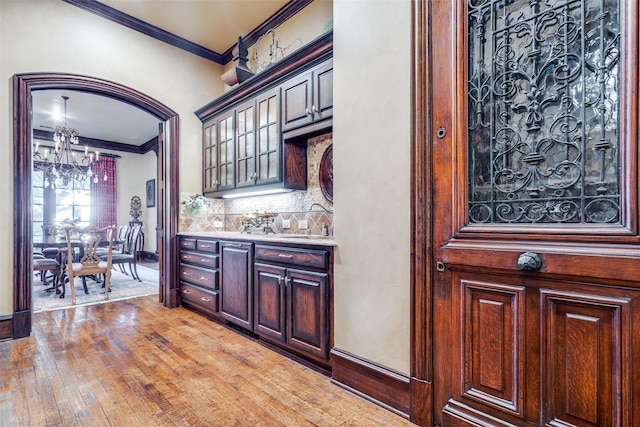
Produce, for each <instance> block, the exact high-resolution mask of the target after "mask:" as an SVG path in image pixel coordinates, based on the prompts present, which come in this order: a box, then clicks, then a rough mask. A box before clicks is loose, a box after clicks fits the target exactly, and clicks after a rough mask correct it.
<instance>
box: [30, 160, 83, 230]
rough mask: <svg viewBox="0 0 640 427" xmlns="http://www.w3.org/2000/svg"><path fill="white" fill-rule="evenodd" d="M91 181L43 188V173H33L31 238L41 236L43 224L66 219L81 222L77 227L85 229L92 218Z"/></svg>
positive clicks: (57, 222) (56, 222)
mask: <svg viewBox="0 0 640 427" xmlns="http://www.w3.org/2000/svg"><path fill="white" fill-rule="evenodd" d="M90 183H91V182H90V180H88V179H85V180H82V181H80V180H72V181H71V182H69V184H68V185H67V186H65V185H63V184H61V183H58V184H57V185H56V186H55V188H53V187H52V186H48V185H46V178H45V176H44V173H43V171H40V170H36V169H34V170H33V175H32V186H33V190H32V192H33V200H32V207H33V236H34V237H36V236H42V234H43V231H42V230H43V226H44V225H53V224H59V223H61V222H62V221H64V220H66V219H69V220H74V219H80V221H79V222H78V225H80V226H82V227H86V226H88V225H89V219H90V217H91V190H90V187H89V186H90Z"/></svg>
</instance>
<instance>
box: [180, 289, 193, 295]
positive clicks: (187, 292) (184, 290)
mask: <svg viewBox="0 0 640 427" xmlns="http://www.w3.org/2000/svg"><path fill="white" fill-rule="evenodd" d="M182 293H183V294H187V295H189V294H190V293H191V291H189V290H187V289H183V290H182Z"/></svg>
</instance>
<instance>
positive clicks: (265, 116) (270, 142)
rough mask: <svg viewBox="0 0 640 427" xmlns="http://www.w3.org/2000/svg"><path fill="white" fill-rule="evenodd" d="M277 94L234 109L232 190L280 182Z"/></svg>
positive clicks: (264, 95)
mask: <svg viewBox="0 0 640 427" xmlns="http://www.w3.org/2000/svg"><path fill="white" fill-rule="evenodd" d="M279 95H280V90H279V89H277V90H272V91H269V92H267V93H264V94H262V95H259V96H258V97H257V98H255V99H252V100H251V101H248V102H246V103H244V104H242V105H240V106H239V107H238V108H236V110H235V111H236V127H235V133H236V160H235V161H236V188H242V187H250V186H254V185H261V184H268V183H272V182H278V180H279V179H280V145H281V144H280V135H281V134H280V121H279V114H278V106H279Z"/></svg>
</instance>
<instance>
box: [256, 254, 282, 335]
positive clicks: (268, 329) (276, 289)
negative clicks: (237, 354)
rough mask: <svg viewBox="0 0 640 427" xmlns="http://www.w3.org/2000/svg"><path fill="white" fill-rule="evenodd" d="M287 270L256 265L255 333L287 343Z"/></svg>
mask: <svg viewBox="0 0 640 427" xmlns="http://www.w3.org/2000/svg"><path fill="white" fill-rule="evenodd" d="M285 276H286V270H285V268H283V267H277V266H273V265H267V264H261V263H256V264H255V273H254V278H255V281H254V292H255V297H254V301H255V302H254V304H255V315H254V319H255V327H254V332H255V333H256V334H258V335H260V336H269V337H273V338H276V339H278V340H280V341H282V342H285V341H286V316H285V314H286V306H285V291H284V286H283V282H284V278H285Z"/></svg>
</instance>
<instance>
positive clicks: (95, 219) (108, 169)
mask: <svg viewBox="0 0 640 427" xmlns="http://www.w3.org/2000/svg"><path fill="white" fill-rule="evenodd" d="M91 170H92V171H93V176H92V177H91V225H94V226H96V227H107V226H109V225H116V224H117V211H118V205H117V191H116V190H117V188H118V187H117V182H116V159H115V157H107V156H100V161H98V162H94V163H93V164H92V165H91Z"/></svg>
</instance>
